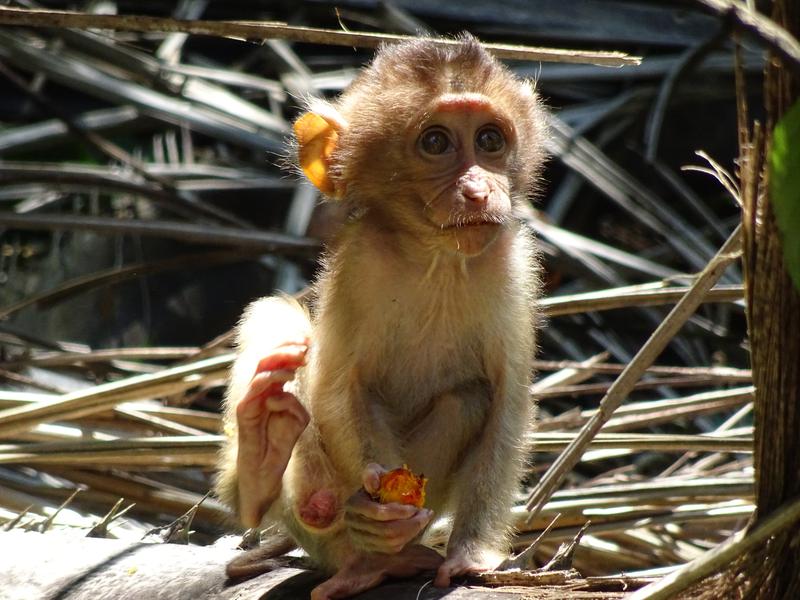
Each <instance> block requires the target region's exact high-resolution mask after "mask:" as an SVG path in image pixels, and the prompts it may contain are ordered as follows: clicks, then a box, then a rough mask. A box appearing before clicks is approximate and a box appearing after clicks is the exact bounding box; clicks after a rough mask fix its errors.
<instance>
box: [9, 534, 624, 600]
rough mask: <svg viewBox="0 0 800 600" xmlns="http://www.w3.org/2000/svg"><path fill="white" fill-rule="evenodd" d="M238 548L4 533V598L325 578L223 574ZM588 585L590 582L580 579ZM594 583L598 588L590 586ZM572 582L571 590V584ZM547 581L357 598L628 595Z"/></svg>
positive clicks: (390, 591) (236, 592)
mask: <svg viewBox="0 0 800 600" xmlns="http://www.w3.org/2000/svg"><path fill="white" fill-rule="evenodd" d="M237 552H239V551H238V550H236V549H232V548H223V547H219V546H191V545H188V546H186V545H180V544H163V543H141V542H138V543H137V542H133V543H132V542H125V541H121V540H108V539H97V538H86V537H82V536H81V535H80V534H78V533H76V532H51V533H47V534H41V533H32V532H25V531H10V532H4V533H0V556H2V557H3V569H2V570H0V598H2V600H30V599H32V598H47V599H49V600H56V599H58V600H79V599H91V600H141V599H146V600H157V599H164V600H184V599H185V600H190V599H191V600H203V599H211V598H214V599H221V600H225V599H230V600H233V599H234V598H235V599H236V600H250V599H252V600H256V599H261V598H269V600H301V599H303V598H308V596H309V593H310V591H311V589H312V588H313V587H314V586H316V585H317V584H318V583H319V582H320V581H322V579H323V576H322V575H321V574H320V573H317V572H314V571H309V570H306V569H302V568H298V567H297V566H290V565H291V561H288V560H287V563H286V564H287V566H282V567H280V568H278V569H276V570H274V571H272V572H270V573H265V574H263V575H259V576H258V577H254V578H252V579H248V580H244V581H233V580H230V579H228V578H227V577H226V575H225V564H226V563H227V562H228V561H229V560H231V558H233V557H234V556H235V555H236V553H237ZM581 581H583V582H584V583H587V582H586V580H581ZM589 587H590V588H591V587H595V586H592V585H589ZM570 588H571V589H570ZM576 588H580V582H576V581H575V580H569V582H568V585H567V587H561V586H557V585H555V586H553V585H544V586H542V587H536V588H535V592H534V591H533V589H532V588H530V587H513V588H512V587H506V588H494V589H488V588H486V587H482V586H467V585H463V586H457V587H455V588H448V589H438V588H434V587H432V586H431V585H430V577H419V578H414V579H405V580H394V581H390V582H387V583H385V584H384V585H382V586H380V587H379V588H376V589H374V590H370V591H368V592H366V593H364V594H361V595H359V596H358V599H359V600H401V599H402V600H407V599H409V598H411V599H418V600H438V599H439V598H444V597H447V600H519V599H521V598H537V599H542V600H547V599H551V598H552V599H556V598H558V599H560V600H563V599H564V598H579V599H582V600H589V599H597V600H600V599H602V600H607V599H612V598H615V599H616V598H624V597H625V596H626V595H627V594H623V593H620V592H615V591H612V592H609V591H605V590H604V589H603V591H601V589H602V588H600V589H596V590H595V591H589V590H588V589H585V588H584V589H576Z"/></svg>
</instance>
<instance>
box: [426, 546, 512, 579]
mask: <svg viewBox="0 0 800 600" xmlns="http://www.w3.org/2000/svg"><path fill="white" fill-rule="evenodd" d="M501 560H502V559H501V558H500V557H498V556H488V555H487V556H481V555H480V553H477V552H475V553H473V552H470V551H469V550H467V549H461V548H458V549H455V550H450V551H448V553H447V558H446V559H445V560H444V562H443V563H442V565H441V566H440V567H439V570H438V571H437V572H436V579H434V580H433V585H435V586H436V587H447V586H449V585H450V580H451V579H452V578H453V577H460V576H462V575H474V574H477V573H482V572H483V571H489V570H491V569H493V568H495V567H496V566H497V565H498V564H499V563H500V561H501Z"/></svg>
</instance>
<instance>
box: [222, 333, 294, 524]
mask: <svg viewBox="0 0 800 600" xmlns="http://www.w3.org/2000/svg"><path fill="white" fill-rule="evenodd" d="M307 350H308V345H307V343H306V342H290V343H286V344H284V345H282V346H279V347H278V348H276V349H275V350H274V351H273V352H272V353H270V354H269V355H268V356H266V357H264V358H263V359H262V360H261V361H260V362H259V364H258V367H257V369H256V374H255V375H254V376H253V379H252V380H251V381H250V384H249V387H248V389H247V392H246V393H245V395H244V397H243V398H242V399H241V400H240V401H239V402H238V404H237V405H236V422H237V430H238V442H239V443H238V454H237V459H236V468H237V472H238V492H239V494H238V497H239V514H240V517H241V520H242V524H243V525H244V526H245V527H256V526H258V525H259V523H260V522H261V518H262V517H263V516H264V513H265V512H266V511H267V510H268V509H269V507H270V506H271V504H272V503H273V502H274V501H275V499H276V498H277V497H278V495H279V494H280V490H281V480H282V478H283V473H284V471H285V470H286V465H287V464H288V462H289V458H290V457H291V454H292V450H293V449H294V446H295V443H296V442H297V439H298V438H299V437H300V434H301V433H302V432H303V430H304V429H305V428H306V426H307V425H308V421H309V416H308V412H307V411H306V409H305V408H304V407H303V405H302V404H301V403H300V402H299V401H298V399H297V398H296V397H295V396H294V395H293V394H290V393H288V392H286V391H284V389H283V388H284V385H285V384H286V383H287V382H288V381H291V380H292V379H294V376H295V371H296V370H297V369H298V368H299V367H301V366H302V365H303V361H304V360H305V355H306V352H307Z"/></svg>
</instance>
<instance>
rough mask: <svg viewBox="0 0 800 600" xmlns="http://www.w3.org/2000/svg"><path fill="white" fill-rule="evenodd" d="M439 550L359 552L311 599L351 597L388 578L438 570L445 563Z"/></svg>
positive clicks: (421, 548) (315, 589)
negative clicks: (381, 552) (380, 552)
mask: <svg viewBox="0 0 800 600" xmlns="http://www.w3.org/2000/svg"><path fill="white" fill-rule="evenodd" d="M442 560H443V559H442V557H441V556H440V555H439V553H437V552H436V551H435V550H431V549H430V548H426V547H425V546H416V545H415V546H408V547H406V548H404V549H403V550H402V551H401V552H399V553H397V554H366V555H364V554H357V555H354V556H352V557H350V559H349V560H348V561H347V562H346V563H345V564H344V565H343V566H342V567H341V568H340V569H339V571H337V573H336V574H335V575H334V576H333V577H331V578H330V579H328V580H327V581H325V582H324V583H321V584H320V585H318V586H317V587H316V588H314V590H312V592H311V600H333V599H335V598H349V597H350V596H353V595H355V594H358V593H359V592H363V591H365V590H369V589H371V588H374V587H375V586H377V585H378V584H380V583H381V582H382V581H384V580H385V579H386V578H387V577H412V576H414V575H417V574H418V573H421V572H423V571H435V570H436V569H437V568H438V567H439V565H440V564H441V563H442Z"/></svg>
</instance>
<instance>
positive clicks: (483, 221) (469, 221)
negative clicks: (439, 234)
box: [442, 214, 505, 230]
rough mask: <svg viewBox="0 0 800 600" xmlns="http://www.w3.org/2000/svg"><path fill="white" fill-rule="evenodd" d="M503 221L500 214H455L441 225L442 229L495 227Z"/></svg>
mask: <svg viewBox="0 0 800 600" xmlns="http://www.w3.org/2000/svg"><path fill="white" fill-rule="evenodd" d="M504 222H505V219H504V218H503V217H502V216H500V215H492V214H481V215H457V216H454V217H451V218H450V219H448V220H447V222H446V223H445V224H444V225H442V229H445V230H447V229H469V228H473V227H475V228H478V227H485V226H492V227H497V226H499V225H502V224H503V223H504Z"/></svg>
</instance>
